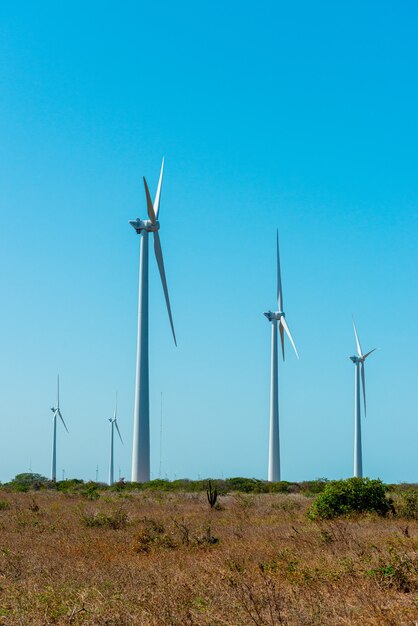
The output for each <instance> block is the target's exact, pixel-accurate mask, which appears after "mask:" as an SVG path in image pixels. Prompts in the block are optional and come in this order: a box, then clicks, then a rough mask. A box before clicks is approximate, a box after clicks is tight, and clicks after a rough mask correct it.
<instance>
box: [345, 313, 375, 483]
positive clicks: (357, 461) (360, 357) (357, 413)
mask: <svg viewBox="0 0 418 626" xmlns="http://www.w3.org/2000/svg"><path fill="white" fill-rule="evenodd" d="M353 328H354V335H355V338H356V345H357V356H350V357H349V358H350V359H351V360H352V361H353V363H354V365H355V370H354V476H357V477H359V478H363V456H362V450H361V407H360V386H362V387H363V401H364V416H366V382H365V377H364V361H365V360H366V359H367V357H368V356H369V355H370V354H371V353H372V352H374V351H375V350H376V348H373V350H370V352H367V353H366V354H363V352H362V350H361V346H360V340H359V338H358V334H357V329H356V325H355V323H354V320H353ZM360 369H361V373H360ZM360 376H361V383H360Z"/></svg>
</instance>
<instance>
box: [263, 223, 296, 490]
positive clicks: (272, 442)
mask: <svg viewBox="0 0 418 626" xmlns="http://www.w3.org/2000/svg"><path fill="white" fill-rule="evenodd" d="M276 248H277V307H278V310H277V311H267V312H266V313H264V315H265V316H266V317H267V319H268V321H269V322H271V379H270V438H269V468H268V480H269V481H270V482H277V481H279V480H280V439H279V398H278V375H277V370H278V367H277V366H278V358H277V326H279V332H280V341H281V345H282V356H283V361H284V333H285V332H286V334H287V336H288V337H289V340H290V343H291V344H292V347H293V349H294V351H295V353H296V356H297V358H299V355H298V351H297V350H296V346H295V342H294V341H293V337H292V335H291V333H290V330H289V326H288V325H287V322H286V319H285V314H284V311H283V294H282V279H281V275H280V255H279V231H277V232H276Z"/></svg>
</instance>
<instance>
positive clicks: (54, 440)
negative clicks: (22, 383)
mask: <svg viewBox="0 0 418 626" xmlns="http://www.w3.org/2000/svg"><path fill="white" fill-rule="evenodd" d="M51 411H52V412H53V414H54V417H53V418H52V425H53V426H52V429H53V434H52V461H51V480H53V481H54V482H55V481H56V480H57V416H58V417H59V418H60V420H61V422H62V423H63V425H64V428H65V430H66V431H67V433H68V428H67V426H66V424H65V422H64V418H63V416H62V413H61V409H60V377H59V376H58V380H57V406H56V407H51Z"/></svg>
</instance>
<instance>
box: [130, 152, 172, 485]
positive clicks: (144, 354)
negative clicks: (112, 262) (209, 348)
mask: <svg viewBox="0 0 418 626" xmlns="http://www.w3.org/2000/svg"><path fill="white" fill-rule="evenodd" d="M163 172H164V159H163V161H162V165H161V171H160V178H159V181H158V186H157V193H156V195H155V200H154V204H153V203H152V201H151V196H150V193H149V189H148V185H147V181H146V180H145V178H144V187H145V195H146V199H147V211H148V217H149V220H140V219H138V218H137V219H136V220H131V221H130V222H129V223H130V224H131V226H133V228H134V229H135V231H136V232H137V233H138V235H140V237H141V239H140V258H139V290H138V342H137V355H136V380H135V406H134V432H133V450H132V474H131V480H132V481H134V482H147V481H149V480H150V432H149V431H150V427H149V361H148V233H150V232H151V233H152V234H153V236H154V253H155V258H156V260H157V265H158V269H159V272H160V276H161V282H162V285H163V290H164V296H165V301H166V305H167V311H168V317H169V319H170V325H171V330H172V333H173V338H174V343H175V345H177V341H176V335H175V332H174V324H173V318H172V315H171V307H170V299H169V296H168V287H167V280H166V276H165V269H164V260H163V253H162V250H161V243H160V236H159V233H158V231H159V229H160V223H159V221H158V212H159V209H160V198H161V185H162V181H163Z"/></svg>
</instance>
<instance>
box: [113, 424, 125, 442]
mask: <svg viewBox="0 0 418 626" xmlns="http://www.w3.org/2000/svg"><path fill="white" fill-rule="evenodd" d="M115 426H116V430H117V431H118V435H119V439H120V440H121V443H122V445H123V439H122V435H121V434H120V430H119V426H118V423H117V421H116V420H115Z"/></svg>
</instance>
